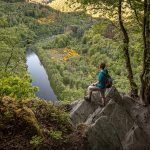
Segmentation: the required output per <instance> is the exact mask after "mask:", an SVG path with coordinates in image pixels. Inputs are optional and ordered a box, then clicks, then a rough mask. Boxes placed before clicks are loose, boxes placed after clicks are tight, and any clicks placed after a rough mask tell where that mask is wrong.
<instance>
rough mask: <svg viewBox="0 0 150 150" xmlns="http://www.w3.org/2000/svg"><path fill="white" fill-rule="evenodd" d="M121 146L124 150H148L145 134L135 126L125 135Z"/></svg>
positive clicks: (149, 147)
mask: <svg viewBox="0 0 150 150" xmlns="http://www.w3.org/2000/svg"><path fill="white" fill-rule="evenodd" d="M123 145H124V150H149V149H150V146H149V144H148V141H147V139H146V136H145V133H144V132H143V130H142V129H141V128H139V127H138V126H137V125H136V124H135V125H134V126H133V127H132V128H131V130H130V131H129V132H128V133H127V135H126V138H125V141H124V142H123Z"/></svg>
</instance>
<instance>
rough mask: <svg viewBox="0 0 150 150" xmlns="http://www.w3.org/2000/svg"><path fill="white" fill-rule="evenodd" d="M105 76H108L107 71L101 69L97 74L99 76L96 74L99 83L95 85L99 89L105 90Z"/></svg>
mask: <svg viewBox="0 0 150 150" xmlns="http://www.w3.org/2000/svg"><path fill="white" fill-rule="evenodd" d="M107 75H108V70H107V69H103V70H101V71H100V72H99V74H98V81H99V83H98V84H97V85H96V86H97V87H99V88H101V89H104V88H105V80H106V76H107Z"/></svg>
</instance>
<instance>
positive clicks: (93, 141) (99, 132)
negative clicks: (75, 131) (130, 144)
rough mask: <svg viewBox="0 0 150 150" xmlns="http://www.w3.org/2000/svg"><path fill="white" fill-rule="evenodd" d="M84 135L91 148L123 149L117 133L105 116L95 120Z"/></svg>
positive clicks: (96, 149)
mask: <svg viewBox="0 0 150 150" xmlns="http://www.w3.org/2000/svg"><path fill="white" fill-rule="evenodd" d="M86 135H87V138H88V141H89V145H90V147H91V150H123V147H122V144H121V141H120V139H119V136H118V133H117V132H116V129H115V128H114V127H113V125H112V124H111V122H110V121H109V118H107V117H106V116H102V117H100V118H99V119H98V120H96V122H95V123H94V124H92V125H91V126H90V127H89V128H88V130H87V132H86Z"/></svg>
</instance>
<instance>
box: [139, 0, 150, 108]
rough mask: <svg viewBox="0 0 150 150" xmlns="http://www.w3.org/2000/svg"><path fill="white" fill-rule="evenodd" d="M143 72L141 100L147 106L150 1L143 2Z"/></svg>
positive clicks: (149, 60)
mask: <svg viewBox="0 0 150 150" xmlns="http://www.w3.org/2000/svg"><path fill="white" fill-rule="evenodd" d="M143 42H144V52H143V71H142V74H141V98H142V101H143V102H144V103H145V104H146V105H148V104H149V103H150V1H149V0H144V18H143Z"/></svg>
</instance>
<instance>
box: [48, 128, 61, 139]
mask: <svg viewBox="0 0 150 150" xmlns="http://www.w3.org/2000/svg"><path fill="white" fill-rule="evenodd" d="M49 136H50V137H51V138H52V139H54V140H60V139H62V131H53V130H51V131H50V132H49Z"/></svg>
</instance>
